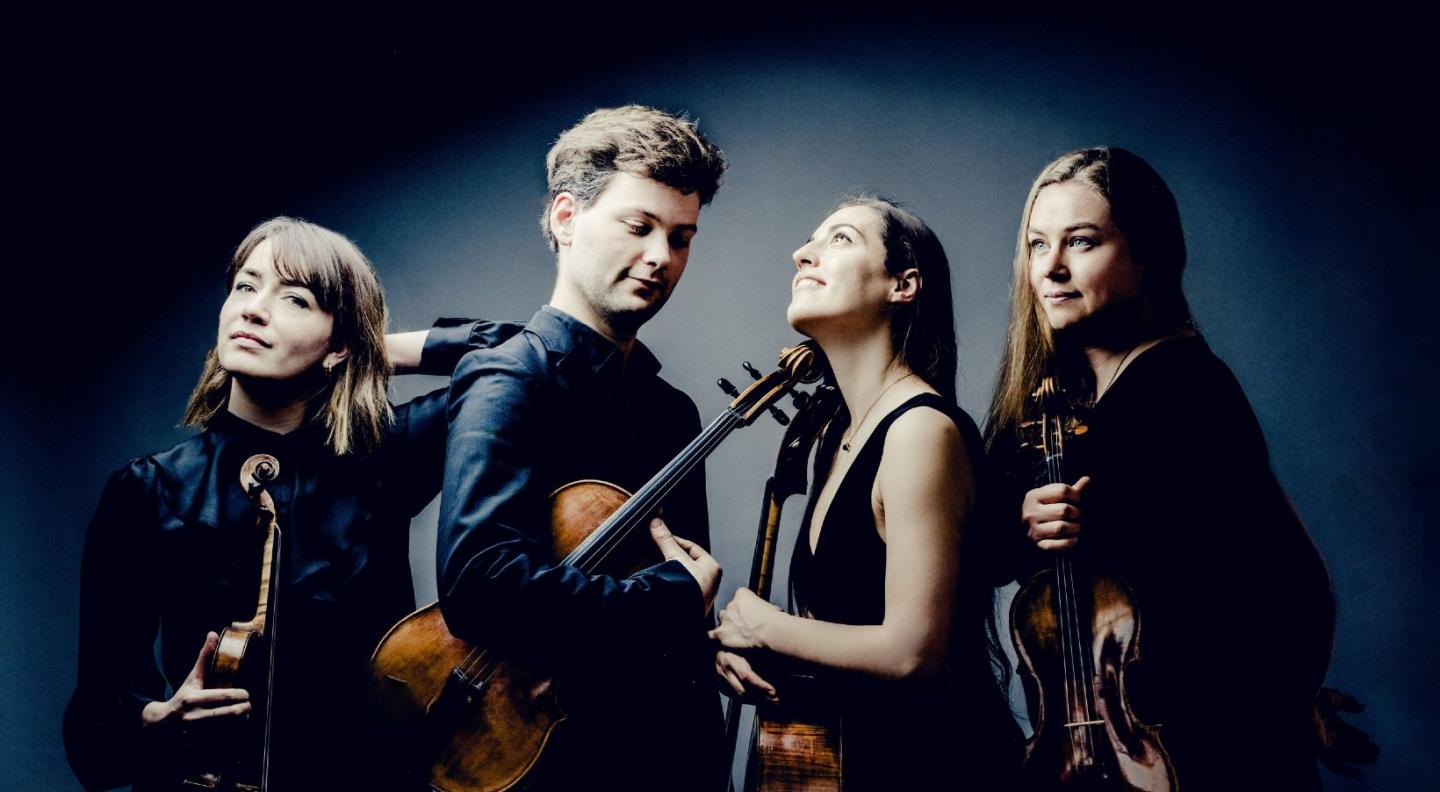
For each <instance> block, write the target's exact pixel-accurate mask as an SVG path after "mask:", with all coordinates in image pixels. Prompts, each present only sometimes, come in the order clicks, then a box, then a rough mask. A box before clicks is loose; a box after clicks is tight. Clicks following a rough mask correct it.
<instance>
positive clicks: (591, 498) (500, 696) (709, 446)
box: [371, 343, 819, 792]
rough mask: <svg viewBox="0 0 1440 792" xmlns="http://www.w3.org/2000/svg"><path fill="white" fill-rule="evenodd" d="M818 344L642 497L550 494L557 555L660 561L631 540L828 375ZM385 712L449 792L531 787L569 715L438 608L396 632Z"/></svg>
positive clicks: (603, 564) (551, 688)
mask: <svg viewBox="0 0 1440 792" xmlns="http://www.w3.org/2000/svg"><path fill="white" fill-rule="evenodd" d="M814 359H815V352H814V348H813V347H812V346H810V345H809V344H808V343H802V344H800V345H799V346H796V347H792V348H788V349H785V350H782V351H781V353H780V368H779V369H777V370H775V371H773V372H771V373H770V374H767V375H765V376H764V377H762V378H760V379H759V380H757V381H756V382H754V383H753V384H752V385H751V386H750V387H749V388H747V389H746V390H745V391H744V392H743V393H740V394H739V395H738V396H736V398H735V399H734V401H732V402H731V403H730V405H729V406H728V407H727V408H726V409H725V411H724V412H722V413H721V414H720V416H719V417H718V418H716V419H715V420H714V421H713V422H712V423H711V424H710V425H709V426H708V427H706V428H705V429H704V430H703V431H702V432H701V433H700V435H699V436H698V437H696V438H695V439H694V440H692V441H691V442H690V444H689V445H687V446H686V447H685V448H684V449H683V450H682V451H681V452H680V453H679V455H677V456H676V457H675V458H674V459H673V460H671V461H670V462H669V463H668V464H666V465H665V466H664V467H663V468H661V469H660V472H658V473H656V474H655V476H654V477H653V478H651V479H650V480H649V481H648V482H646V483H645V484H644V485H643V486H641V487H640V488H639V489H638V490H636V491H635V493H634V494H633V495H631V494H630V493H628V492H626V491H625V490H623V489H621V488H620V487H617V486H615V485H613V484H609V483H607V482H603V481H578V482H574V483H571V484H567V485H565V486H563V487H561V488H559V489H557V490H556V491H555V492H554V493H552V494H551V496H550V529H551V540H552V550H553V553H554V557H555V558H557V559H561V563H564V564H567V565H571V566H575V567H577V568H579V569H580V570H582V571H584V572H585V573H587V574H598V573H605V574H618V575H625V574H631V573H633V572H635V571H638V570H640V569H643V568H645V567H648V566H652V565H654V564H656V563H658V562H659V560H660V559H659V554H658V552H657V551H656V550H655V548H654V547H653V546H652V545H643V544H640V543H629V544H627V543H626V542H625V539H626V538H627V537H629V536H631V535H632V534H634V533H635V531H636V530H637V529H639V528H642V527H645V526H647V525H648V524H649V522H650V517H651V516H652V515H653V514H654V513H655V509H656V508H657V507H658V506H659V504H660V502H661V501H662V500H663V499H664V498H665V496H666V495H667V494H669V493H670V491H671V490H672V489H673V488H674V487H675V486H676V485H677V484H679V483H680V481H681V480H683V479H684V477H685V476H686V475H687V474H689V473H690V472H691V471H692V470H694V469H695V468H696V467H697V466H698V465H699V464H700V463H701V462H702V461H704V460H705V458H706V457H708V456H709V455H710V453H711V452H712V451H714V450H715V448H717V447H718V446H719V445H720V443H721V442H722V441H724V439H725V438H726V437H728V436H729V434H730V433H731V432H732V431H734V430H735V429H736V428H738V427H741V426H749V425H750V424H751V423H752V422H753V421H754V420H755V418H756V416H758V415H759V413H760V412H761V411H762V410H766V409H768V408H770V406H771V405H773V404H774V402H775V401H776V400H778V399H779V398H780V397H781V396H783V395H784V394H785V393H787V392H789V391H790V389H791V388H793V387H794V386H795V384H796V382H814V381H815V380H817V379H819V370H818V368H816V367H815V364H814ZM371 670H372V673H373V674H374V676H375V678H376V680H377V681H378V683H379V685H380V688H381V693H382V696H383V698H384V702H383V704H384V706H385V708H386V709H387V710H388V711H389V712H390V713H391V714H392V717H397V718H400V719H402V720H403V721H405V722H408V723H411V724H413V725H414V726H415V729H414V731H416V732H418V733H419V734H420V735H421V736H420V738H419V739H418V741H417V747H415V748H414V750H415V752H416V753H417V756H416V757H414V758H415V761H416V763H417V764H419V763H421V762H423V763H425V764H427V765H428V767H429V773H428V774H429V782H430V786H431V787H432V788H433V789H436V790H440V792H499V790H507V789H513V788H517V787H521V786H524V785H525V784H526V783H528V782H529V781H530V780H531V779H532V778H534V777H535V776H536V775H537V774H538V773H540V772H542V771H543V766H542V763H541V759H542V757H543V755H544V753H545V750H546V748H547V746H548V745H549V744H550V742H551V738H552V736H553V735H554V733H555V730H556V728H557V727H559V725H560V724H561V723H562V722H564V720H565V717H566V716H565V712H564V710H563V709H562V708H561V707H560V704H559V700H558V698H557V695H556V690H555V688H556V684H555V679H554V678H553V676H552V675H551V674H550V673H549V672H548V671H546V670H545V669H542V668H537V667H534V666H531V665H527V664H524V663H521V662H518V661H515V660H512V659H510V658H508V657H506V656H505V654H504V653H502V652H500V651H498V650H495V649H493V648H491V647H488V646H486V645H485V644H484V642H483V641H481V642H479V643H478V644H472V643H470V642H468V641H463V640H460V639H458V638H456V637H455V636H454V635H452V634H451V633H450V630H449V628H448V627H447V626H446V624H445V619H444V617H443V615H442V614H441V612H440V607H439V603H432V604H430V605H428V606H426V607H424V608H421V609H420V610H418V611H416V612H415V613H413V614H411V615H409V616H407V617H406V618H405V619H403V620H401V621H400V622H399V623H398V624H396V625H395V626H394V627H392V628H391V629H390V631H389V632H388V633H387V634H386V635H385V637H384V638H383V639H381V641H380V645H379V646H377V647H376V649H375V652H374V655H373V656H372V657H371Z"/></svg>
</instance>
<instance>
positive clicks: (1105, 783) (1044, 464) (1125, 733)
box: [1010, 377, 1179, 792]
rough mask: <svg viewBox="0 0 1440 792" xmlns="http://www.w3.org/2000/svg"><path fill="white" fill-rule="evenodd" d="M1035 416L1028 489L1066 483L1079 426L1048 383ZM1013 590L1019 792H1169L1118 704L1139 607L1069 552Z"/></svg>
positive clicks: (1144, 733) (1148, 747)
mask: <svg viewBox="0 0 1440 792" xmlns="http://www.w3.org/2000/svg"><path fill="white" fill-rule="evenodd" d="M1032 401H1033V407H1034V408H1035V410H1036V412H1037V413H1038V415H1039V417H1038V418H1036V419H1034V420H1031V421H1026V422H1023V423H1021V424H1020V427H1019V428H1020V433H1021V447H1022V449H1029V450H1032V451H1039V452H1040V454H1041V465H1040V468H1041V473H1040V476H1039V481H1038V482H1037V486H1039V485H1044V484H1054V483H1060V482H1067V481H1070V480H1071V478H1070V475H1069V473H1068V472H1067V471H1066V469H1065V442H1066V440H1067V439H1070V438H1073V437H1076V436H1078V435H1082V434H1084V433H1085V431H1086V426H1085V424H1084V423H1083V421H1081V420H1080V419H1079V417H1078V416H1077V412H1078V410H1076V409H1074V408H1073V407H1072V406H1071V405H1070V404H1069V403H1068V401H1067V398H1066V395H1065V394H1064V393H1063V392H1062V391H1061V390H1060V389H1059V388H1057V387H1056V385H1055V381H1054V379H1053V378H1051V377H1046V378H1044V380H1042V382H1041V385H1040V388H1039V389H1037V390H1036V391H1035V393H1034V394H1033V395H1032ZM1053 555H1054V566H1053V568H1052V569H1049V570H1042V571H1041V572H1039V573H1037V574H1036V575H1035V576H1034V577H1032V578H1031V579H1030V580H1029V581H1028V582H1027V583H1025V584H1024V585H1023V586H1021V587H1020V590H1019V592H1018V593H1017V594H1016V595H1015V600H1014V602H1013V603H1012V604H1011V607H1010V634H1011V638H1012V640H1013V641H1014V643H1015V651H1016V654H1017V655H1018V657H1019V660H1020V670H1021V672H1022V673H1021V681H1022V683H1023V684H1024V686H1025V697H1026V700H1027V701H1029V702H1030V721H1031V723H1032V724H1034V726H1035V733H1034V735H1033V736H1032V737H1031V738H1030V740H1029V742H1028V743H1027V744H1026V746H1025V764H1024V771H1023V774H1022V780H1021V789H1023V790H1042V789H1044V790H1048V789H1059V788H1064V789H1086V790H1090V789H1094V790H1144V791H1145V792H1174V790H1176V789H1178V788H1179V785H1178V783H1177V781H1176V778H1175V768H1174V766H1173V765H1172V764H1171V761H1170V755H1169V753H1168V752H1167V751H1166V749H1165V747H1164V745H1163V744H1162V743H1161V739H1160V732H1161V727H1160V726H1159V725H1158V724H1157V725H1150V724H1145V723H1142V722H1140V721H1139V720H1138V719H1137V718H1136V716H1135V714H1134V713H1133V712H1132V711H1131V709H1130V704H1129V702H1128V700H1127V699H1126V697H1125V677H1126V671H1127V669H1128V668H1129V667H1130V666H1131V665H1132V664H1134V663H1136V662H1137V661H1139V660H1140V659H1141V657H1142V652H1141V629H1140V627H1141V619H1140V608H1139V604H1138V603H1137V601H1136V599H1135V595H1134V593H1133V592H1132V591H1131V589H1130V586H1129V585H1128V584H1127V583H1126V582H1125V581H1124V580H1123V579H1121V578H1120V577H1118V576H1116V575H1114V574H1111V573H1109V572H1106V571H1104V570H1103V569H1101V568H1098V567H1097V566H1095V565H1094V564H1092V563H1087V561H1093V559H1086V558H1085V557H1084V556H1083V555H1081V554H1080V553H1079V552H1077V550H1062V551H1058V552H1055V553H1053Z"/></svg>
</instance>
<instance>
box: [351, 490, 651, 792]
mask: <svg viewBox="0 0 1440 792" xmlns="http://www.w3.org/2000/svg"><path fill="white" fill-rule="evenodd" d="M629 498H630V494H629V493H628V492H626V491H625V490H623V489H621V488H619V487H616V486H614V485H612V484H607V483H605V482H603V481H580V482H576V483H573V484H569V485H566V486H565V487H562V488H561V489H559V490H557V491H556V492H555V493H554V494H553V495H552V496H551V498H550V526H551V529H552V537H553V539H554V548H553V550H554V553H555V557H556V558H565V557H567V556H569V555H570V554H571V553H573V552H574V551H575V549H576V548H577V547H579V546H580V545H581V543H583V542H584V541H585V540H586V539H587V538H588V537H589V536H590V535H591V534H592V533H593V532H594V531H595V530H596V529H597V528H599V527H600V525H601V524H602V523H604V521H605V519H606V518H608V517H610V516H611V515H612V514H614V513H615V512H616V511H617V510H618V509H619V508H620V507H621V506H623V505H624V504H625V502H626V501H627V500H629ZM660 560H661V559H660V555H659V552H658V551H657V550H656V549H655V546H654V545H653V544H651V543H649V542H648V541H646V542H643V543H642V542H631V543H627V544H626V546H622V547H621V548H620V550H619V551H617V552H616V553H615V554H614V555H612V556H611V558H610V559H608V560H607V564H606V565H605V570H604V571H606V572H608V573H610V574H619V575H624V574H628V573H632V572H635V571H637V570H640V569H643V568H645V567H647V566H651V565H652V564H657V563H659V562H660ZM483 651H484V649H483V647H477V646H476V645H474V644H471V643H469V642H467V641H463V640H461V639H459V638H456V637H455V636H454V635H451V633H450V630H449V628H448V627H446V625H445V618H444V616H442V615H441V613H440V605H439V603H432V604H431V605H429V606H427V607H424V608H421V609H420V610H418V611H416V612H415V613H413V614H411V615H410V616H407V617H406V618H405V619H404V620H402V621H401V622H400V623H399V624H396V625H395V626H394V627H392V628H391V629H390V632H389V633H387V634H386V635H385V637H384V638H383V639H382V640H381V642H380V645H379V647H378V648H377V649H376V650H375V654H374V657H373V658H372V661H371V664H372V667H373V670H374V673H375V674H376V676H378V677H379V678H380V684H381V685H382V694H383V695H384V696H385V698H386V701H385V704H386V707H387V709H390V710H392V711H393V710H396V709H398V710H399V711H400V712H399V713H398V714H399V715H400V717H401V718H402V719H404V720H407V721H411V722H414V723H415V724H416V725H417V726H418V727H419V728H420V729H421V730H422V736H421V737H420V738H419V739H420V740H422V741H423V742H424V743H425V744H424V745H421V746H418V748H419V750H420V751H421V752H422V753H424V754H426V755H427V756H428V757H431V774H430V785H431V786H432V787H433V788H435V789H438V790H441V792H461V790H464V791H466V792H472V791H475V790H485V791H486V792H490V791H491V790H505V789H511V788H513V787H515V786H517V785H518V784H520V783H521V782H522V781H523V780H524V779H526V778H527V777H528V776H529V775H530V774H531V773H532V772H533V771H535V770H536V769H538V763H539V761H540V757H541V755H542V754H543V752H544V749H545V747H546V745H547V744H548V743H549V742H550V740H551V737H552V736H553V735H554V733H555V731H556V728H557V727H559V726H560V724H561V723H562V722H563V721H564V720H565V713H564V711H563V710H562V709H561V706H560V700H559V697H558V696H557V694H556V686H555V679H554V677H553V676H551V675H550V674H549V673H547V672H545V671H543V670H539V669H535V668H533V667H528V666H526V665H523V664H520V663H512V662H510V661H508V660H505V659H501V658H496V659H494V660H493V661H491V663H490V664H489V665H488V667H486V666H481V667H478V668H476V670H477V671H484V672H486V673H488V678H487V679H486V681H485V682H484V683H483V688H477V687H476V686H475V685H474V682H475V680H474V679H473V676H474V674H469V673H464V672H463V671H462V669H465V668H466V666H467V665H471V664H472V661H473V659H474V658H475V657H476V655H477V654H479V653H481V652H483Z"/></svg>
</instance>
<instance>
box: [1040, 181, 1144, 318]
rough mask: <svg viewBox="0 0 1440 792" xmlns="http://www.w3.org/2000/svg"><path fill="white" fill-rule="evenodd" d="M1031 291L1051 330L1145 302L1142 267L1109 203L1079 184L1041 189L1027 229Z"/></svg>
mask: <svg viewBox="0 0 1440 792" xmlns="http://www.w3.org/2000/svg"><path fill="white" fill-rule="evenodd" d="M1026 237H1027V239H1028V247H1029V252H1030V264H1029V279H1030V288H1031V289H1033V290H1034V292H1035V298H1036V300H1037V301H1039V303H1040V307H1041V310H1043V311H1044V313H1045V318H1046V319H1047V320H1048V321H1049V323H1050V327H1051V329H1052V330H1055V331H1057V332H1060V331H1065V330H1070V329H1073V328H1076V327H1080V326H1082V325H1084V324H1085V323H1087V322H1089V321H1091V320H1093V319H1094V318H1095V317H1096V316H1099V315H1101V314H1103V313H1104V312H1106V311H1109V310H1113V309H1114V308H1116V307H1117V306H1120V305H1125V304H1130V303H1133V302H1134V301H1136V300H1138V299H1139V298H1140V269H1139V267H1138V266H1136V264H1135V262H1134V261H1133V260H1132V259H1131V258H1130V248H1129V245H1128V244H1127V242H1126V239H1125V234H1124V232H1122V231H1121V230H1120V229H1119V228H1118V227H1117V226H1116V225H1115V224H1114V222H1113V221H1112V220H1111V218H1110V202H1109V201H1107V200H1105V198H1104V197H1102V196H1101V195H1100V194H1099V193H1097V192H1095V191H1094V190H1093V189H1091V188H1090V187H1088V186H1086V185H1084V184H1081V183H1079V182H1075V181H1067V182H1061V183H1060V184H1052V185H1049V186H1047V187H1044V188H1042V189H1041V190H1040V192H1039V194H1037V195H1036V196H1035V204H1034V206H1033V207H1032V208H1031V211H1030V222H1029V225H1028V226H1027V229H1026Z"/></svg>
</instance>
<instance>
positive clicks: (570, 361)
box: [526, 305, 660, 377]
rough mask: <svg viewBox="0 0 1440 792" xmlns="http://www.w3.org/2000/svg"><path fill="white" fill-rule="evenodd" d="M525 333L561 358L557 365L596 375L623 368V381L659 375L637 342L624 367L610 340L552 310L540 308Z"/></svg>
mask: <svg viewBox="0 0 1440 792" xmlns="http://www.w3.org/2000/svg"><path fill="white" fill-rule="evenodd" d="M526 329H528V330H529V331H530V332H532V333H534V334H536V335H537V336H539V337H540V340H541V341H543V342H544V343H545V348H546V349H549V350H550V351H552V352H556V353H559V354H560V355H561V360H560V362H561V365H567V366H574V365H579V366H584V367H586V368H588V369H590V370H591V371H593V372H595V373H597V374H599V373H601V372H603V371H607V370H614V371H616V372H618V371H619V369H620V367H621V366H622V365H624V366H625V375H626V376H627V377H637V376H639V377H653V376H655V375H656V374H658V373H659V372H660V361H659V359H657V358H656V357H655V355H654V353H652V352H651V351H650V349H649V348H648V347H646V346H645V345H644V344H643V343H641V342H640V341H639V339H636V341H635V345H634V346H633V347H631V348H630V361H629V363H628V364H626V363H625V356H624V355H622V354H621V352H620V348H619V347H617V346H615V344H613V343H612V342H611V341H610V339H608V338H606V337H605V336H603V335H600V333H598V332H596V331H595V329H594V328H592V327H590V326H589V325H587V324H585V323H584V322H582V321H580V320H579V319H576V318H575V317H573V316H571V315H570V314H567V313H565V312H564V311H562V310H560V309H559V308H556V307H554V306H550V305H543V306H541V307H540V310H538V311H536V312H535V315H534V316H533V317H531V318H530V323H529V324H528V325H526Z"/></svg>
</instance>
